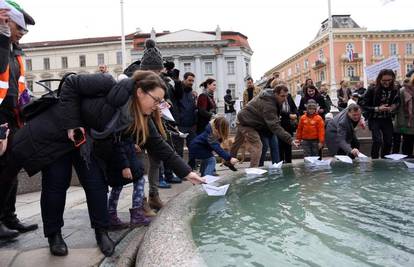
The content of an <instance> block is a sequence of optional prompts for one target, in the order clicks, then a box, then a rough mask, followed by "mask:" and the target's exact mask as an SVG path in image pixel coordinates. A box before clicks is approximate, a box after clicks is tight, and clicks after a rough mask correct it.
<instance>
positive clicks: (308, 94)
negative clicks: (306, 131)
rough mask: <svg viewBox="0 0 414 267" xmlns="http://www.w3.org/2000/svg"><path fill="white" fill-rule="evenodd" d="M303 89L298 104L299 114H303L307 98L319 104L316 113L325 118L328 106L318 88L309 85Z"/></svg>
mask: <svg viewBox="0 0 414 267" xmlns="http://www.w3.org/2000/svg"><path fill="white" fill-rule="evenodd" d="M304 90H305V92H304V94H305V95H304V96H303V97H302V99H301V100H300V104H299V115H300V116H302V115H303V114H304V112H305V111H306V104H307V103H308V101H309V99H313V100H315V102H316V103H318V105H319V109H318V114H319V115H320V116H321V117H322V119H325V115H326V113H328V108H327V106H326V102H325V99H324V98H323V96H321V94H320V93H319V91H318V89H317V88H316V87H315V86H313V85H309V86H305V87H304Z"/></svg>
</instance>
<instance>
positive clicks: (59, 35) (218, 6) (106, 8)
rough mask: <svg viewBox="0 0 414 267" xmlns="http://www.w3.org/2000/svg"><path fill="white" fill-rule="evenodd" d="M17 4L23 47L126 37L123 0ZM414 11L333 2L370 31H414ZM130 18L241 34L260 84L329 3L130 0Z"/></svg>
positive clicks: (314, 27)
mask: <svg viewBox="0 0 414 267" xmlns="http://www.w3.org/2000/svg"><path fill="white" fill-rule="evenodd" d="M16 2H17V3H19V4H20V5H21V6H22V7H23V9H25V10H26V11H27V12H28V13H29V14H31V15H32V16H33V17H34V19H35V20H36V25H35V26H32V27H30V28H29V30H30V32H29V33H28V34H27V35H26V36H24V37H23V39H22V41H21V42H23V43H24V42H35V41H51V40H65V39H75V38H84V37H100V36H112V35H120V34H121V22H120V13H121V12H120V1H119V0H70V1H61V0H36V1H34V0H16ZM384 2H389V3H387V4H384ZM413 10H414V1H413V0H394V1H390V0H332V14H350V15H351V17H352V18H353V19H354V20H355V21H356V22H357V23H358V24H359V26H361V27H367V28H368V30H390V29H399V30H403V29H414V20H413V15H412V12H413ZM124 17H125V20H124V21H125V33H126V34H128V33H132V32H134V31H135V30H136V28H137V27H139V28H141V29H142V31H143V32H150V31H151V28H152V27H154V28H155V30H156V31H157V32H161V31H163V30H169V31H171V32H173V31H178V30H181V29H192V30H198V31H214V30H215V28H216V26H217V25H220V28H221V29H222V31H226V30H231V31H238V32H241V33H243V34H244V35H246V36H247V37H248V38H249V43H250V46H251V47H252V49H253V51H254V54H253V57H252V73H253V76H254V78H255V79H259V78H260V77H261V76H262V75H263V74H264V72H265V71H267V70H269V69H270V68H272V67H273V66H275V65H277V64H278V63H280V62H281V61H283V60H285V59H286V58H288V57H289V56H291V55H293V54H294V53H296V52H298V51H300V50H301V49H303V48H305V47H306V46H307V45H308V44H309V42H310V41H311V40H312V39H313V38H314V37H315V35H316V33H317V32H318V29H319V27H320V24H321V22H322V21H323V20H325V19H326V18H327V17H328V0H283V1H279V0H253V1H252V0H249V1H245V0H205V1H202V0H175V1H166V0H155V1H138V0H124ZM161 52H162V51H161Z"/></svg>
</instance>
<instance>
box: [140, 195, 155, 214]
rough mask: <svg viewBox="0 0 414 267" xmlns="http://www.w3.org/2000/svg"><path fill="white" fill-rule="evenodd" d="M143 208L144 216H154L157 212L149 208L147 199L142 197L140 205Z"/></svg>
mask: <svg viewBox="0 0 414 267" xmlns="http://www.w3.org/2000/svg"><path fill="white" fill-rule="evenodd" d="M142 209H143V210H144V215H145V217H155V216H157V214H156V213H155V212H154V211H153V210H152V209H151V207H150V205H149V204H148V200H147V198H146V197H144V205H143V206H142Z"/></svg>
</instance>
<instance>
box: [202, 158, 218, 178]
mask: <svg viewBox="0 0 414 267" xmlns="http://www.w3.org/2000/svg"><path fill="white" fill-rule="evenodd" d="M215 169H216V158H215V157H211V158H206V159H202V160H201V166H200V172H201V176H205V175H213V174H214V170H215Z"/></svg>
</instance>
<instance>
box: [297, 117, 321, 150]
mask: <svg viewBox="0 0 414 267" xmlns="http://www.w3.org/2000/svg"><path fill="white" fill-rule="evenodd" d="M296 138H297V139H298V140H315V139H316V140H319V143H324V142H325V123H324V122H323V119H322V117H321V116H319V115H318V114H316V113H315V114H312V115H307V114H305V115H302V117H300V121H299V125H298V129H297V131H296Z"/></svg>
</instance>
